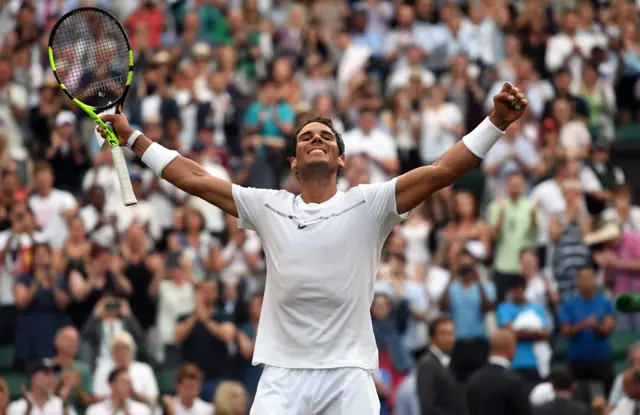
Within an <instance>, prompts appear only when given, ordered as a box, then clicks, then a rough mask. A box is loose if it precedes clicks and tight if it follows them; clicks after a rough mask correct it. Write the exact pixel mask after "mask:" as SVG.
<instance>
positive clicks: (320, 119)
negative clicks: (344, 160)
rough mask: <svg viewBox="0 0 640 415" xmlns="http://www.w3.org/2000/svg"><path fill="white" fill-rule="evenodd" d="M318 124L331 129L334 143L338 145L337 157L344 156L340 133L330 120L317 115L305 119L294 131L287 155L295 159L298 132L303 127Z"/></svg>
mask: <svg viewBox="0 0 640 415" xmlns="http://www.w3.org/2000/svg"><path fill="white" fill-rule="evenodd" d="M314 122H317V123H320V124H324V125H326V126H327V127H329V129H331V133H332V134H333V135H334V137H335V138H336V142H337V143H338V155H340V156H344V140H343V139H342V136H341V135H340V133H339V132H338V131H337V130H336V128H335V127H334V125H333V121H331V118H328V117H325V116H322V115H317V116H315V117H309V118H307V119H306V120H305V121H304V122H303V123H301V124H300V125H299V126H298V129H297V130H296V133H295V134H294V135H293V138H292V145H291V146H290V147H291V154H289V156H290V157H295V156H296V145H297V144H298V135H299V134H300V131H302V129H303V128H304V127H306V126H307V125H309V124H311V123H314Z"/></svg>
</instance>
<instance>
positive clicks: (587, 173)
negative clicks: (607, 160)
mask: <svg viewBox="0 0 640 415" xmlns="http://www.w3.org/2000/svg"><path fill="white" fill-rule="evenodd" d="M593 168H594V169H596V170H599V171H600V172H601V173H603V172H604V169H605V167H604V166H601V165H597V164H596V165H594V166H593ZM612 173H613V176H614V179H615V181H616V184H619V185H620V184H623V183H624V173H623V172H622V170H621V169H620V168H619V167H614V168H613V170H612ZM580 184H581V185H582V190H584V191H585V193H593V192H599V191H600V190H602V183H600V180H599V179H598V176H596V173H595V172H594V171H593V170H592V169H591V168H590V167H587V166H585V167H583V168H582V170H580Z"/></svg>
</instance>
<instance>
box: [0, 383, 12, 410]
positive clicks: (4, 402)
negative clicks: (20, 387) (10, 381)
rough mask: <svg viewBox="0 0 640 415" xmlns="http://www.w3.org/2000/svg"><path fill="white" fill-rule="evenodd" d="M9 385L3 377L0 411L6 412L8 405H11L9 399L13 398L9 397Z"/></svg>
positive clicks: (0, 392) (0, 389)
mask: <svg viewBox="0 0 640 415" xmlns="http://www.w3.org/2000/svg"><path fill="white" fill-rule="evenodd" d="M9 393H10V392H9V386H8V385H7V381H5V380H4V379H3V378H0V413H2V414H6V413H7V407H8V406H9V401H10V400H11V398H10V397H9Z"/></svg>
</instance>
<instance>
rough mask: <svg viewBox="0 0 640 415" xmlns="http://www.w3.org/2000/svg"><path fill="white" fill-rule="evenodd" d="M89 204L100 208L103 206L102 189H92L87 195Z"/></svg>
mask: <svg viewBox="0 0 640 415" xmlns="http://www.w3.org/2000/svg"><path fill="white" fill-rule="evenodd" d="M89 203H91V204H92V205H94V206H96V207H98V208H102V206H104V189H103V188H102V187H94V188H92V190H91V193H90V194H89Z"/></svg>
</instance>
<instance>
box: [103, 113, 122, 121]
mask: <svg viewBox="0 0 640 415" xmlns="http://www.w3.org/2000/svg"><path fill="white" fill-rule="evenodd" d="M117 116H118V115H116V114H103V115H101V116H100V119H101V120H102V121H104V122H113V121H114V120H115V119H116V117H117Z"/></svg>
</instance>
